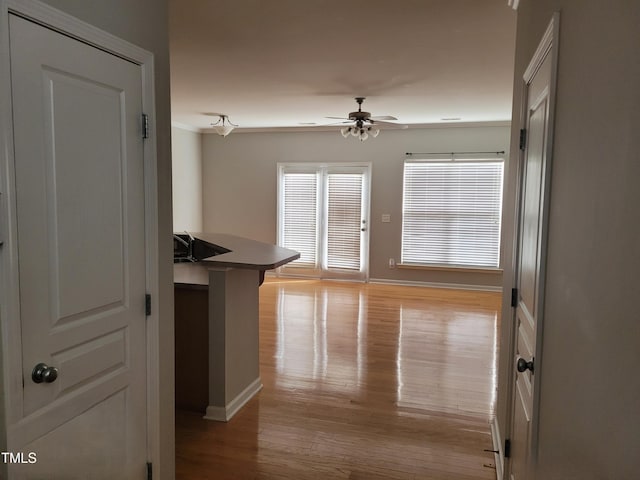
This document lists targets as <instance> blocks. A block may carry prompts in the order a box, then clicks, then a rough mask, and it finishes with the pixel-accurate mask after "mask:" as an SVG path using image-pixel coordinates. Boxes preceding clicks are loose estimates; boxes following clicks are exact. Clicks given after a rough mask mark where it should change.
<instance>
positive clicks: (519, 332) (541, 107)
mask: <svg viewBox="0 0 640 480" xmlns="http://www.w3.org/2000/svg"><path fill="white" fill-rule="evenodd" d="M550 82H551V55H549V54H547V56H546V57H545V59H544V61H543V62H542V64H541V66H540V68H539V69H538V70H537V72H536V73H535V74H534V75H533V77H532V78H531V80H530V82H529V83H528V84H527V120H526V122H527V124H526V131H527V143H526V147H525V151H524V162H523V166H522V183H521V199H520V211H519V218H520V231H519V236H518V244H517V245H518V252H519V255H518V264H517V269H518V271H517V272H516V279H517V289H518V294H519V295H518V302H517V306H516V310H515V325H514V327H515V328H514V335H515V338H514V359H513V361H514V366H516V365H517V362H518V360H521V361H522V360H524V361H526V362H532V363H533V369H530V368H528V369H526V370H524V371H518V370H517V368H514V372H515V373H514V382H515V385H514V389H513V392H514V394H513V408H512V415H513V419H512V432H511V445H512V452H511V465H510V472H511V479H512V480H527V479H528V478H530V477H529V475H530V471H531V467H532V464H531V459H532V453H531V452H532V448H533V444H532V441H533V440H532V433H533V432H532V412H533V404H534V393H535V392H534V381H535V374H536V371H535V367H536V365H535V364H536V359H535V358H534V356H535V353H536V342H537V339H538V332H537V330H538V321H539V318H540V313H541V312H539V308H540V305H541V303H542V293H543V292H541V291H540V283H541V272H542V264H543V262H544V258H542V242H543V232H544V215H543V208H544V199H545V181H544V179H545V170H546V168H547V167H546V161H547V158H546V152H547V138H548V127H549V91H550V90H549V85H550Z"/></svg>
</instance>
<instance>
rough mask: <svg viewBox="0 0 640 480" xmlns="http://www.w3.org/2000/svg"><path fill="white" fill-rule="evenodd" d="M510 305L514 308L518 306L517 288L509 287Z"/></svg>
mask: <svg viewBox="0 0 640 480" xmlns="http://www.w3.org/2000/svg"><path fill="white" fill-rule="evenodd" d="M511 306H512V307H514V308H515V307H517V306H518V289H517V288H512V289H511Z"/></svg>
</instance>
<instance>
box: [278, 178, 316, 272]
mask: <svg viewBox="0 0 640 480" xmlns="http://www.w3.org/2000/svg"><path fill="white" fill-rule="evenodd" d="M281 194H282V196H283V199H282V205H283V212H282V222H283V225H282V232H281V235H282V240H281V243H282V246H283V247H285V248H291V249H293V250H297V251H298V252H300V258H299V259H297V260H295V261H294V262H292V263H291V264H290V265H291V266H300V267H310V268H316V266H317V264H318V249H317V244H318V175H317V174H316V173H284V174H283V175H282V193H281Z"/></svg>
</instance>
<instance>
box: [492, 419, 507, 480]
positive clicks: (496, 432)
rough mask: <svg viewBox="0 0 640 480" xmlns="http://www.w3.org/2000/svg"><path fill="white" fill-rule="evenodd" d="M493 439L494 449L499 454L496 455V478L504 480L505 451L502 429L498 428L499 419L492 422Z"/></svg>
mask: <svg viewBox="0 0 640 480" xmlns="http://www.w3.org/2000/svg"><path fill="white" fill-rule="evenodd" d="M491 439H492V441H493V449H494V450H496V451H497V452H498V453H494V454H493V456H494V457H495V461H496V478H497V480H503V478H504V450H503V448H502V445H503V443H502V439H501V438H500V428H499V426H498V418H497V417H496V418H494V419H493V420H492V421H491Z"/></svg>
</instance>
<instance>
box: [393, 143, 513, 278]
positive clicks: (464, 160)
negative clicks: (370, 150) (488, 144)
mask: <svg viewBox="0 0 640 480" xmlns="http://www.w3.org/2000/svg"><path fill="white" fill-rule="evenodd" d="M478 163H493V164H500V165H501V171H500V179H499V188H498V191H499V194H498V201H497V215H496V218H497V222H498V232H497V239H496V242H495V243H496V247H495V248H496V250H495V256H496V262H495V264H491V265H489V264H480V263H476V262H467V263H463V262H458V263H453V262H449V263H447V262H429V261H423V262H415V261H407V260H406V256H407V255H406V250H405V245H406V243H407V240H406V236H407V235H406V222H407V213H406V209H407V173H408V172H407V165H411V164H440V165H464V164H478ZM505 164H506V161H505V158H504V157H502V156H496V155H490V156H487V155H486V154H483V155H473V154H468V155H464V154H452V155H450V156H446V157H445V156H443V155H439V154H438V155H433V156H429V155H427V156H425V157H423V158H419V159H418V158H416V159H414V158H411V159H406V160H405V161H404V164H403V179H402V223H401V230H400V240H401V248H400V259H401V260H400V263H398V267H400V268H413V269H437V270H451V271H479V272H481V271H487V272H499V271H501V268H502V235H503V232H502V228H503V211H504V188H505V185H504V179H505V175H504V174H505ZM449 243H450V242H449ZM442 244H443V245H444V244H445V242H442Z"/></svg>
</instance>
